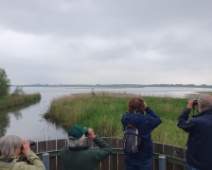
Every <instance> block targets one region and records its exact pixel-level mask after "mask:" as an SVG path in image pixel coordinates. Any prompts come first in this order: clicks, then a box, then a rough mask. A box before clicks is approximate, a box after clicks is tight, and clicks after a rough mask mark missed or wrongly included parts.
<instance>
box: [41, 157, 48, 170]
mask: <svg viewBox="0 0 212 170" xmlns="http://www.w3.org/2000/svg"><path fill="white" fill-rule="evenodd" d="M42 159H43V164H44V166H45V167H46V170H49V153H44V154H43V155H42Z"/></svg>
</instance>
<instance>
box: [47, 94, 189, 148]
mask: <svg viewBox="0 0 212 170" xmlns="http://www.w3.org/2000/svg"><path fill="white" fill-rule="evenodd" d="M134 96H135V94H127V93H109V92H108V93H106V92H100V93H95V92H91V93H88V94H87V93H86V94H75V95H72V96H64V97H61V98H58V99H55V100H53V101H52V103H51V106H50V108H49V110H48V112H47V113H46V114H45V115H44V117H45V118H46V119H49V120H50V121H52V122H54V123H57V124H59V125H61V126H63V127H64V128H65V129H68V128H69V127H70V126H72V125H74V124H82V125H84V126H87V127H93V128H94V130H95V132H96V133H97V134H99V135H101V136H108V137H118V138H122V136H123V132H122V125H121V122H120V119H121V117H122V115H123V114H124V113H125V112H126V111H127V105H128V101H129V99H130V98H131V97H134ZM142 98H143V99H144V100H145V101H146V103H147V104H148V106H149V107H150V108H152V109H153V110H154V111H155V112H156V113H157V114H158V115H159V116H160V117H161V119H162V121H163V123H162V124H160V125H159V127H157V128H156V129H155V130H154V131H153V133H152V138H153V141H154V142H158V143H164V144H170V145H175V146H181V147H185V145H186V140H187V134H186V133H185V132H183V131H182V130H181V129H179V128H178V127H177V126H176V124H177V120H178V117H179V115H180V114H181V112H182V110H183V109H184V107H185V106H186V105H187V99H186V98H171V97H151V96H150V97H148V96H144V97H142ZM191 116H192V114H191Z"/></svg>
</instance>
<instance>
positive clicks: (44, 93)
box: [5, 87, 212, 141]
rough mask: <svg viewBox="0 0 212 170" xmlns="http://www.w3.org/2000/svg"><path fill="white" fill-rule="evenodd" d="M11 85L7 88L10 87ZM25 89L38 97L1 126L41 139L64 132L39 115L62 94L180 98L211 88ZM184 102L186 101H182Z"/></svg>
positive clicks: (7, 129)
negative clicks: (105, 93) (117, 94)
mask: <svg viewBox="0 0 212 170" xmlns="http://www.w3.org/2000/svg"><path fill="white" fill-rule="evenodd" d="M13 89H14V88H12V89H11V91H13ZM23 91H24V92H25V93H27V94H28V93H37V92H39V93H40V94H41V101H40V102H39V103H37V104H34V105H31V106H29V107H27V108H24V109H21V110H20V111H18V112H15V113H14V112H9V113H7V115H8V119H9V122H8V125H7V127H5V134H6V135H12V134H15V135H18V136H20V137H22V138H23V139H31V140H34V141H44V140H53V139H64V138H66V137H67V133H66V132H65V131H64V130H63V129H62V128H61V127H56V125H55V124H53V123H50V122H48V121H46V120H45V119H44V118H43V115H44V113H45V112H47V111H48V108H49V107H50V104H51V101H52V100H53V99H55V98H58V97H62V96H64V95H72V94H77V93H91V92H92V91H93V92H101V91H104V92H118V93H132V94H137V95H141V96H168V97H178V98H183V97H185V96H186V95H188V94H194V93H198V92H204V91H211V92H212V89H205V88H181V87H179V88H167V87H146V88H84V87H83V88H76V87H75V88H73V87H23ZM185 105H186V104H185Z"/></svg>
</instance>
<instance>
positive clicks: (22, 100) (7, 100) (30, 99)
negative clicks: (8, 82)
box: [0, 93, 41, 111]
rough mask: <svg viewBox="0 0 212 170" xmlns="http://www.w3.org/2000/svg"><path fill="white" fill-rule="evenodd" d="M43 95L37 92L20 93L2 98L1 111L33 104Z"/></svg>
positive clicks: (0, 102)
mask: <svg viewBox="0 0 212 170" xmlns="http://www.w3.org/2000/svg"><path fill="white" fill-rule="evenodd" d="M40 99H41V95H40V94H39V93H35V94H20V95H8V96H5V97H3V98H0V111H1V110H6V109H11V108H14V107H20V106H22V105H23V106H24V105H26V104H32V103H36V102H38V101H40Z"/></svg>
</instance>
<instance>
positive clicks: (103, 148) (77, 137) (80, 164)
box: [60, 125, 112, 170]
mask: <svg viewBox="0 0 212 170" xmlns="http://www.w3.org/2000/svg"><path fill="white" fill-rule="evenodd" d="M86 137H88V138H90V139H92V140H93V141H94V142H95V144H96V145H97V146H99V148H89V147H88V146H85V145H84V143H85V139H86ZM67 143H68V147H65V148H63V149H62V150H61V151H60V159H61V162H62V169H63V170H70V169H71V170H94V169H95V168H96V166H97V165H98V164H99V163H100V162H101V161H102V160H104V159H105V158H107V157H108V156H109V155H110V154H111V153H112V148H111V147H110V146H109V145H108V144H107V143H106V142H105V141H104V140H103V139H101V138H100V137H99V136H98V135H95V134H94V131H93V129H92V128H86V127H83V126H81V125H75V126H73V127H71V128H70V129H69V131H68V141H67Z"/></svg>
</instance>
